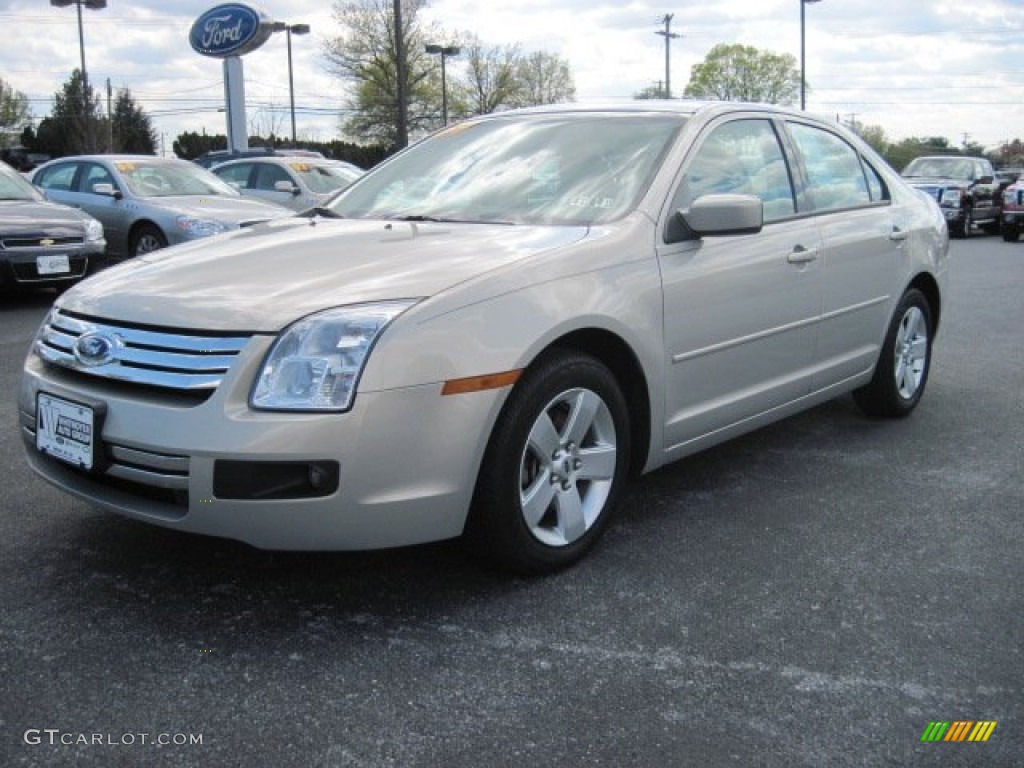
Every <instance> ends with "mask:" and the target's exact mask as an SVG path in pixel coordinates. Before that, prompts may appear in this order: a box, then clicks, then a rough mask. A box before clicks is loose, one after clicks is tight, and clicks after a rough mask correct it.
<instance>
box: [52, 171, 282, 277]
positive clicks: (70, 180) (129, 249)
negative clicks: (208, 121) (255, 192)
mask: <svg viewBox="0 0 1024 768" xmlns="http://www.w3.org/2000/svg"><path fill="white" fill-rule="evenodd" d="M32 183H33V184H35V185H36V186H37V187H39V188H40V189H42V190H43V191H44V192H45V193H46V196H47V197H48V198H49V199H51V200H54V201H56V202H59V203H64V204H66V205H72V206H74V207H76V208H81V209H82V210H84V211H85V212H87V213H88V214H90V215H91V216H94V217H95V218H97V219H99V221H100V222H101V223H102V224H103V229H104V231H105V232H106V237H107V252H108V254H109V255H110V256H112V257H116V258H125V257H128V256H138V255H139V254H142V253H148V252H150V251H155V250H157V249H158V248H163V247H165V246H167V245H174V244H176V243H184V242H188V241H190V240H196V239H198V238H201V237H207V236H209V235H215V234H218V233H220V232H227V231H228V230H232V229H238V228H239V227H245V226H249V225H251V224H254V223H256V222H260V221H266V220H267V219H272V218H275V217H279V216H287V215H289V214H290V213H291V211H289V210H287V209H284V208H282V207H281V206H277V205H274V204H273V203H267V202H263V201H260V200H248V199H245V198H243V197H242V196H241V195H240V194H238V191H237V190H235V189H233V188H232V187H231V186H229V185H228V184H225V183H224V182H222V181H221V180H220V179H218V178H217V177H216V176H214V175H213V174H212V173H210V172H209V171H207V170H205V169H203V168H200V167H199V166H198V165H196V164H195V163H190V162H188V161H186V160H179V159H177V158H162V157H152V156H149V155H82V156H77V157H62V158H60V159H59V160H53V161H51V162H49V163H45V164H44V165H41V166H39V168H37V169H36V170H35V173H34V174H33V175H32Z"/></svg>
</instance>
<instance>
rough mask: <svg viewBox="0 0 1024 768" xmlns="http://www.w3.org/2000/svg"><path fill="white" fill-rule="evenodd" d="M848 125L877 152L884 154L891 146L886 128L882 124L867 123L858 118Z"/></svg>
mask: <svg viewBox="0 0 1024 768" xmlns="http://www.w3.org/2000/svg"><path fill="white" fill-rule="evenodd" d="M848 127H849V128H850V130H851V131H853V132H854V133H856V134H857V135H858V136H860V137H861V138H862V139H864V143H866V144H867V145H868V146H869V147H871V148H872V149H873V150H875V152H877V153H878V154H880V155H884V154H885V152H886V150H887V149H888V148H889V140H888V139H887V138H886V137H885V130H884V129H883V128H882V127H881V126H880V125H867V124H865V123H861V122H859V121H857V120H853V121H851V122H850V123H849V125H848Z"/></svg>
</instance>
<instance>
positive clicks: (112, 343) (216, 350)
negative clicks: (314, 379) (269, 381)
mask: <svg viewBox="0 0 1024 768" xmlns="http://www.w3.org/2000/svg"><path fill="white" fill-rule="evenodd" d="M86 334H88V335H89V336H90V338H92V339H97V340H99V344H100V346H101V347H103V349H105V351H106V354H104V355H102V356H97V357H96V358H95V359H90V357H89V356H88V355H87V354H83V352H85V353H87V352H88V351H89V350H88V349H83V345H82V344H79V340H80V339H81V338H82V337H83V336H85V335H86ZM249 338H250V337H249V336H238V335H224V336H222V335H192V334H189V333H184V332H181V331H175V330H169V329H154V328H148V327H147V328H141V327H137V326H129V325H121V324H115V323H109V322H105V321H101V320H96V319H92V318H84V317H80V316H76V315H72V314H70V313H68V312H64V311H61V310H54V311H52V312H51V313H50V315H49V317H47V319H46V322H45V323H44V325H43V328H42V331H41V332H40V335H39V339H38V340H37V342H36V346H35V351H36V354H38V355H39V357H41V358H42V359H43V360H45V361H46V362H48V363H52V364H53V365H59V366H62V367H64V368H68V369H71V370H73V371H77V372H78V373H81V374H85V375H87V376H95V377H98V378H104V379H111V380H114V381H119V382H127V383H130V384H139V385H144V386H150V387H160V388H163V389H170V390H176V391H180V392H191V393H196V394H203V393H209V392H212V391H213V390H215V389H216V388H217V386H218V385H219V384H220V382H221V380H222V379H223V378H224V374H226V373H227V371H228V369H229V368H230V367H231V364H232V363H233V362H234V361H235V358H236V357H237V356H238V354H239V352H241V351H242V349H243V348H244V347H245V345H246V344H247V343H248V342H249Z"/></svg>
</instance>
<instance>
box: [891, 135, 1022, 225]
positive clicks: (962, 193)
mask: <svg viewBox="0 0 1024 768" xmlns="http://www.w3.org/2000/svg"><path fill="white" fill-rule="evenodd" d="M903 178H905V179H906V180H907V181H908V182H909V183H910V185H911V186H914V187H916V188H918V189H921V190H924V191H925V192H926V193H927V194H929V195H931V196H932V197H934V198H935V199H936V200H938V201H939V205H940V206H941V208H942V212H943V214H944V215H945V217H946V224H947V225H948V226H949V231H950V234H951V235H953V237H970V236H971V232H972V231H973V228H974V227H975V226H976V225H978V226H981V227H982V228H983V229H984V230H985V231H986V232H988V233H989V234H994V233H996V232H998V231H999V219H1000V216H1001V211H1002V199H1001V197H1000V195H999V182H998V181H996V177H995V171H994V170H993V169H992V164H991V163H990V162H989V161H988V160H986V159H985V158H984V157H965V156H963V155H938V156H929V157H918V158H916V159H914V160H911V161H910V164H909V165H907V167H906V168H904V169H903Z"/></svg>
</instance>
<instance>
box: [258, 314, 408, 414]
mask: <svg viewBox="0 0 1024 768" xmlns="http://www.w3.org/2000/svg"><path fill="white" fill-rule="evenodd" d="M415 303H416V302H415V301H414V300H411V299H410V300H403V301H383V302H377V303H374V304H357V305H354V306H349V307H337V308H335V309H328V310H326V311H324V312H318V313H317V314H315V315H310V316H309V317H304V318H303V319H301V320H299V321H298V322H296V323H294V324H293V325H291V326H289V327H288V328H286V329H285V330H284V331H283V332H282V333H281V335H280V336H278V337H277V341H275V342H274V346H272V347H271V348H270V352H269V353H268V354H267V358H266V360H264V361H263V366H262V368H261V369H260V372H259V375H258V376H257V377H256V383H255V385H254V386H253V391H252V396H251V397H250V398H249V404H250V405H251V406H252V407H253V408H256V409H258V410H265V411H344V410H347V409H348V407H349V406H350V405H351V404H352V397H353V396H354V394H355V391H356V384H358V382H359V376H360V374H362V372H363V367H364V366H365V365H366V359H367V356H368V355H369V354H370V349H371V348H372V347H373V345H374V343H375V342H376V340H377V338H378V337H379V336H380V334H381V333H382V332H383V330H384V328H385V327H387V325H388V323H390V322H391V321H392V320H393V319H394V318H395V317H397V316H398V315H400V314H401V313H402V312H404V311H405V310H407V309H408V308H409V307H411V306H412V305H413V304H415Z"/></svg>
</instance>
